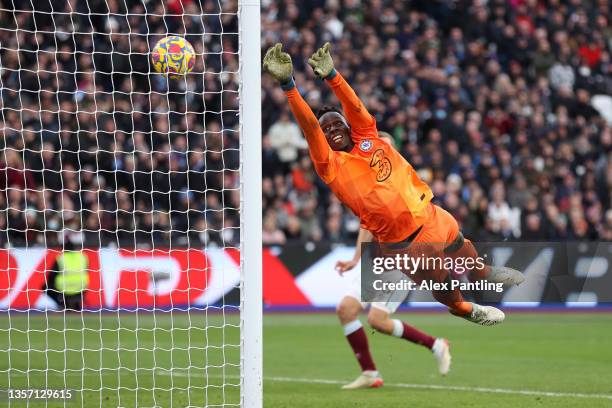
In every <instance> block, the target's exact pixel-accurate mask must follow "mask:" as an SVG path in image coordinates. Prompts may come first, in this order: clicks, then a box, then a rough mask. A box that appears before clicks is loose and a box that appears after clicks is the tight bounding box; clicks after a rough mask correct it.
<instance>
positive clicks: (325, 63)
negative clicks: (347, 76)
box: [308, 42, 336, 79]
mask: <svg viewBox="0 0 612 408" xmlns="http://www.w3.org/2000/svg"><path fill="white" fill-rule="evenodd" d="M330 47H331V44H330V43H328V42H326V43H325V44H323V46H322V47H321V48H319V49H318V50H317V51H316V52H315V53H314V54H312V56H311V57H310V58H309V59H308V64H309V65H310V66H311V67H312V69H313V70H314V73H315V75H316V76H318V77H319V78H323V79H331V78H333V77H334V76H336V70H335V69H334V60H333V59H332V57H331V54H330V53H329V49H330Z"/></svg>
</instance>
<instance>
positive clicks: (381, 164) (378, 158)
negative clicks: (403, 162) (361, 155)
mask: <svg viewBox="0 0 612 408" xmlns="http://www.w3.org/2000/svg"><path fill="white" fill-rule="evenodd" d="M370 167H372V168H374V170H376V181H378V182H381V181H385V180H386V179H388V178H389V176H390V175H391V161H390V160H389V159H388V158H387V157H385V152H384V150H383V149H377V150H376V151H375V152H374V154H373V155H372V160H370Z"/></svg>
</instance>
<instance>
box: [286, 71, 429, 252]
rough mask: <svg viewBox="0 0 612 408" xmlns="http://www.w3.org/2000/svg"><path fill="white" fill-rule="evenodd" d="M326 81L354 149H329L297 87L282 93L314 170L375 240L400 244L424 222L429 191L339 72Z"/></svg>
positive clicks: (427, 214) (426, 216) (427, 213)
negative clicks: (339, 105)
mask: <svg viewBox="0 0 612 408" xmlns="http://www.w3.org/2000/svg"><path fill="white" fill-rule="evenodd" d="M326 82H327V83H328V84H329V85H330V86H331V88H332V89H333V91H334V93H335V94H336V96H337V97H338V99H339V100H340V102H341V103H342V108H343V110H344V114H345V117H346V119H347V121H348V123H349V125H350V126H351V138H352V139H353V142H354V143H355V146H354V147H353V149H352V150H351V151H350V152H348V153H347V152H343V151H334V150H332V149H331V147H330V146H329V144H328V143H327V140H326V139H325V135H324V133H323V130H322V129H321V127H320V126H319V122H318V120H317V118H316V117H315V115H314V114H313V113H312V110H311V109H310V107H309V106H308V104H307V103H306V102H305V101H304V99H303V98H302V97H301V95H300V94H299V92H298V91H297V89H296V88H295V87H294V88H293V89H291V90H289V91H286V92H285V93H286V95H287V98H288V99H289V105H290V107H291V110H292V112H293V114H294V116H295V117H296V119H297V121H298V123H299V125H300V127H301V128H302V131H303V132H304V134H305V136H306V140H307V141H308V146H309V150H310V156H311V158H312V161H313V163H314V166H315V170H316V171H317V173H318V174H319V176H320V177H321V179H323V181H324V182H325V183H326V184H327V185H328V186H329V187H330V188H331V190H332V191H333V192H334V194H336V196H337V197H338V199H340V201H342V202H343V203H344V204H345V205H347V206H348V207H349V208H350V209H351V210H352V211H353V212H354V213H355V215H357V216H358V217H359V219H360V220H361V226H362V227H363V228H365V229H367V230H369V231H370V232H372V234H373V235H374V236H375V237H376V239H378V240H379V241H381V242H399V241H402V240H404V239H406V238H407V237H408V236H409V235H410V234H411V233H412V232H414V231H415V230H416V229H417V228H418V227H420V226H421V225H423V224H424V223H425V221H427V219H428V217H429V212H428V211H426V209H427V205H428V204H429V202H430V201H431V199H432V197H433V193H432V191H431V189H430V188H429V186H428V185H427V184H426V183H425V182H423V181H422V180H421V179H420V178H419V176H418V175H417V174H416V172H415V170H414V168H413V167H412V166H411V165H410V164H409V163H408V162H407V161H406V160H405V159H404V158H403V157H402V156H401V155H400V154H399V152H398V151H397V150H395V149H394V148H393V147H392V146H391V145H389V144H388V143H387V142H385V141H384V140H382V139H380V138H379V137H378V130H377V129H376V120H375V119H374V118H373V117H372V115H370V113H369V112H368V111H367V110H366V108H365V107H364V106H363V104H362V103H361V101H360V100H359V98H358V97H357V95H356V94H355V92H354V91H353V89H352V88H351V87H350V86H349V85H348V83H347V82H346V81H345V80H344V78H342V76H341V75H340V74H339V73H338V74H336V76H335V77H334V78H332V79H331V80H328V81H326Z"/></svg>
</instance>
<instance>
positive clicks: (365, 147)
mask: <svg viewBox="0 0 612 408" xmlns="http://www.w3.org/2000/svg"><path fill="white" fill-rule="evenodd" d="M371 148H372V141H371V140H367V139H366V140H362V141H361V143H359V149H361V151H362V152H369V151H370V149H371Z"/></svg>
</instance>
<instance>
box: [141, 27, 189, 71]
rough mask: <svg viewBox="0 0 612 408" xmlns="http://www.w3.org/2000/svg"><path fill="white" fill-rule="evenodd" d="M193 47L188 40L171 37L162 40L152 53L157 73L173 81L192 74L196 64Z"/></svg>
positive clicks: (152, 60)
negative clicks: (189, 73)
mask: <svg viewBox="0 0 612 408" xmlns="http://www.w3.org/2000/svg"><path fill="white" fill-rule="evenodd" d="M195 59H196V55H195V51H194V50H193V46H192V45H191V44H189V41H187V40H186V39H184V38H182V37H179V36H176V35H171V36H169V37H166V38H162V39H161V40H159V41H158V42H157V44H155V47H153V51H152V52H151V62H152V63H153V68H155V71H157V72H159V73H161V74H164V75H167V76H169V77H170V78H172V79H178V78H181V76H182V75H184V74H186V73H188V72H191V70H192V69H193V66H194V65H195V62H196V60H195Z"/></svg>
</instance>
